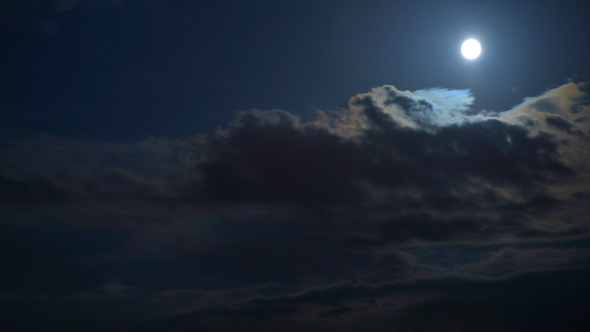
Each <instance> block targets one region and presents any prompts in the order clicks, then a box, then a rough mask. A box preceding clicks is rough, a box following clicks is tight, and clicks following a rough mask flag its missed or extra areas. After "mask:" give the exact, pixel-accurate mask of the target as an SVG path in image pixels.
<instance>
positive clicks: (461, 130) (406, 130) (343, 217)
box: [0, 83, 590, 331]
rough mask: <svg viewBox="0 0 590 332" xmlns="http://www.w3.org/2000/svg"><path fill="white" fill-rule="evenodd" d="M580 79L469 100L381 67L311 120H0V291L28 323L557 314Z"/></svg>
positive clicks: (573, 248)
mask: <svg viewBox="0 0 590 332" xmlns="http://www.w3.org/2000/svg"><path fill="white" fill-rule="evenodd" d="M586 90H587V86H586V85H585V84H574V83H569V84H566V85H564V86H561V87H559V88H556V89H554V90H550V91H547V92H546V93H544V94H543V95H541V96H538V97H534V98H528V99H526V100H525V101H524V102H523V103H522V104H520V105H518V106H516V107H515V108H513V109H512V110H509V111H506V112H501V113H490V112H475V111H474V110H472V109H471V105H472V104H473V101H474V97H473V96H472V95H471V93H470V92H469V91H467V90H447V89H440V88H437V89H427V90H418V91H414V92H410V91H401V90H398V89H397V88H395V87H393V86H383V87H379V88H375V89H373V90H371V91H370V92H368V93H364V94H359V95H357V96H354V97H352V98H351V99H350V100H349V103H348V106H347V107H345V108H341V109H334V110H330V111H319V112H318V114H317V116H316V117H315V118H314V119H312V120H310V121H302V120H301V119H300V118H299V117H297V116H296V115H294V114H292V113H289V112H287V111H283V110H270V111H262V110H256V109H253V110H249V111H242V112H239V113H238V114H237V115H236V118H235V119H234V121H233V122H232V123H231V124H230V125H229V126H227V127H225V128H219V129H217V130H216V131H215V132H213V133H209V134H197V135H195V136H194V137H191V138H190V139H186V140H176V141H171V140H167V139H162V138H153V137H152V138H149V139H146V140H144V141H140V142H129V143H124V144H114V143H103V142H84V141H78V140H73V139H63V138H56V137H53V136H49V135H29V134H26V135H25V136H24V137H13V138H9V139H5V140H3V141H2V150H1V155H2V157H1V158H0V160H1V161H0V215H1V216H2V220H3V222H2V227H3V228H4V231H3V235H2V237H3V239H2V240H3V241H0V242H1V243H2V246H4V247H3V248H2V249H3V251H4V252H10V254H8V255H6V257H5V258H4V260H3V266H5V267H6V268H5V269H3V272H2V273H1V274H0V278H1V280H2V284H3V285H4V286H3V289H2V290H1V291H0V293H3V294H4V295H2V296H0V303H2V305H3V306H5V307H7V308H12V309H11V310H12V312H13V313H14V315H13V318H12V319H11V321H10V324H12V326H13V327H22V328H23V329H26V328H30V329H32V330H34V329H36V328H39V326H45V325H46V324H48V322H53V323H55V322H59V323H56V324H57V325H54V326H56V328H58V327H59V328H63V329H72V330H75V329H77V328H80V325H79V324H80V322H85V323H88V324H91V323H92V322H94V323H95V324H96V325H95V326H97V329H99V330H100V328H102V329H103V330H109V329H111V328H112V327H113V326H127V327H128V328H124V329H123V330H150V329H151V330H154V331H155V330H157V331H166V330H171V331H172V330H174V331H182V330H191V331H193V330H203V331H208V330H216V331H224V330H228V331H229V330H233V331H235V330H252V331H253V330H260V329H262V330H267V331H270V330H277V331H278V330H281V331H289V329H291V330H293V331H300V330H306V331H313V330H322V331H325V330H340V331H357V330H363V331H386V330H387V331H391V330H392V329H393V330H395V329H398V330H400V331H414V330H425V331H451V330H452V331H470V330H473V329H474V328H476V329H478V330H485V328H480V327H481V326H488V330H490V331H492V330H495V331H498V330H502V331H522V330H531V331H532V330H534V331H545V330H547V331H550V330H551V329H552V328H555V327H556V326H558V325H557V324H558V322H560V321H564V320H567V321H568V322H569V323H568V324H569V325H568V326H569V328H575V327H577V326H578V324H583V323H587V319H585V318H583V317H584V315H577V313H580V312H582V311H583V310H587V309H588V305H587V303H588V301H586V300H587V299H588V297H587V295H588V294H589V293H588V291H589V289H588V286H586V285H585V284H583V283H581V282H579V281H578V280H579V278H580V276H581V275H584V274H585V273H587V268H588V263H589V262H590V251H589V250H590V242H589V241H588V236H589V234H588V233H589V231H590V220H589V218H588V217H586V216H588V215H590V214H589V212H590V211H588V198H589V197H590V181H589V178H588V177H589V174H590V173H589V171H588V168H587V165H588V159H589V157H588V153H587V151H590V149H589V148H590V146H589V142H590V139H589V138H590V136H589V135H590V107H589V106H588V102H589V100H588V95H587V92H586ZM555 280H561V282H566V281H567V282H570V285H572V286H571V287H570V288H568V289H561V288H555V286H552V285H553V284H554V283H555ZM527 285H538V286H539V287H541V288H538V289H536V291H534V290H533V289H532V288H531V287H530V286H527ZM514 289H516V290H517V291H510V290H514ZM499 290H500V291H499ZM573 293H576V294H578V295H577V297H573V298H572V295H573ZM540 298H541V300H540ZM576 299H577V300H576ZM584 299H585V300H584ZM530 301H533V302H530ZM534 301H537V302H534ZM543 301H553V302H554V303H558V304H560V305H561V306H562V307H563V308H566V309H567V310H566V309H551V308H549V306H545V305H543V303H544V302H543ZM580 301H582V302H584V301H585V302H584V303H586V304H583V303H581V302H580ZM510 303H525V304H523V305H522V306H520V307H518V308H514V310H515V311H516V312H517V313H518V315H519V316H518V317H520V318H514V317H512V316H510V315H507V314H506V313H505V312H503V311H502V310H501V308H502V307H503V306H507V305H508V306H509V305H510ZM48 308H51V311H50V312H51V315H48V314H43V315H42V314H41V313H43V312H48V311H46V310H49V309H48ZM441 308H446V309H445V314H444V317H443V316H441V314H438V312H440V310H442V309H441ZM469 308H478V310H471V309H469ZM541 314H542V315H541ZM30 315H38V316H36V317H39V320H38V321H30V320H27V319H26V317H28V316H30ZM537 315H541V316H542V317H545V318H542V319H538V320H529V319H525V318H526V317H532V316H537ZM80 317H82V318H80ZM466 317H467V318H466ZM523 317H524V318H523ZM425 321H428V322H429V323H421V322H425ZM96 322H100V323H96ZM146 322H148V323H146ZM36 324H37V325H36ZM486 324H487V325H486ZM525 324H533V325H530V326H525Z"/></svg>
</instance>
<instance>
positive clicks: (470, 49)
mask: <svg viewBox="0 0 590 332" xmlns="http://www.w3.org/2000/svg"><path fill="white" fill-rule="evenodd" d="M461 54H463V56H464V57H465V58H467V59H469V60H473V59H476V58H477V57H478V56H479V55H480V54H481V45H480V44H479V42H478V41H477V40H475V39H467V40H466V41H464V42H463V45H462V46H461Z"/></svg>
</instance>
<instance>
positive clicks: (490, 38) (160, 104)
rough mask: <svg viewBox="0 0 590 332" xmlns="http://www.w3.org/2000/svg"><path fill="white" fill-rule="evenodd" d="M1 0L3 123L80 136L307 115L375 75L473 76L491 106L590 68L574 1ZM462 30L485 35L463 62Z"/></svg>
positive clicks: (588, 32)
mask: <svg viewBox="0 0 590 332" xmlns="http://www.w3.org/2000/svg"><path fill="white" fill-rule="evenodd" d="M14 3H18V2H13V4H12V5H10V2H9V3H8V4H7V5H5V6H4V9H3V14H2V15H3V19H2V22H3V23H2V26H1V29H2V36H3V37H2V49H3V52H2V67H1V70H2V72H1V76H2V83H1V84H2V85H1V86H0V97H1V99H0V102H1V105H0V107H1V110H2V128H3V129H8V128H23V129H26V130H30V131H45V132H49V133H52V134H55V135H68V136H72V137H79V138H100V139H102V140H125V139H141V138H144V137H146V136H148V135H156V136H166V137H170V138H182V137H188V136H190V135H192V134H195V133H198V132H201V131H207V130H209V129H210V128H211V127H212V126H217V125H225V124H226V123H227V122H228V121H229V120H230V119H231V118H232V117H233V114H234V112H235V111H236V110H247V109H250V108H258V109H285V110H288V111H291V112H294V113H296V114H300V115H302V116H303V117H304V118H307V117H309V116H311V115H313V114H314V111H315V109H318V108H319V109H324V110H326V109H330V108H333V107H335V106H342V105H345V104H346V102H347V100H348V98H350V97H351V96H353V95H355V94H357V93H363V92H366V91H368V90H370V89H371V88H373V87H377V86H381V85H384V84H391V85H395V86H396V87H398V88H399V89H401V90H417V89H423V88H429V87H444V88H451V89H471V90H472V91H473V93H474V94H475V97H476V105H475V107H474V108H475V109H487V110H490V109H493V110H496V111H504V110H507V109H509V108H510V107H512V106H513V105H515V104H517V103H518V102H520V101H521V100H522V98H523V97H526V96H529V95H535V94H539V93H541V92H543V91H544V90H545V89H546V88H547V87H549V86H550V85H559V84H562V83H564V82H565V80H566V79H568V78H572V77H573V75H576V74H577V75H579V76H582V75H586V74H588V72H589V70H590V66H589V64H588V61H587V55H588V53H589V52H590V45H589V44H588V42H587V41H588V40H590V29H589V27H588V25H589V23H588V20H587V15H586V14H587V8H585V7H583V6H582V7H580V6H581V5H580V4H579V3H571V4H569V3H559V4H558V3H556V2H543V1H541V2H539V1H524V2H510V3H507V2H497V1H476V2H474V1H426V2H400V1H369V2H367V3H364V2H358V1H297V2H291V3H286V2H282V1H280V2H277V1H252V2H247V3H245V2H243V1H151V2H150V1H143V2H142V1H127V2H113V3H111V2H106V1H105V2H104V3H101V2H97V3H98V4H101V6H91V4H92V2H82V3H81V5H70V6H65V7H63V8H62V9H66V10H60V11H55V7H53V6H52V5H50V4H48V3H44V2H35V1H25V2H23V3H24V4H23V5H16V4H14ZM64 3H66V4H67V3H69V2H67V1H66V2H64ZM74 3H75V2H74ZM84 4H86V5H84ZM468 37H475V38H478V39H479V40H480V42H481V43H482V45H483V48H484V51H483V54H482V56H481V57H480V58H479V59H478V60H477V61H475V62H473V63H470V62H468V61H466V60H464V59H463V58H462V57H461V56H460V53H459V47H460V44H461V42H462V41H463V40H464V39H466V38H468ZM512 87H518V90H517V91H516V92H512Z"/></svg>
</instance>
